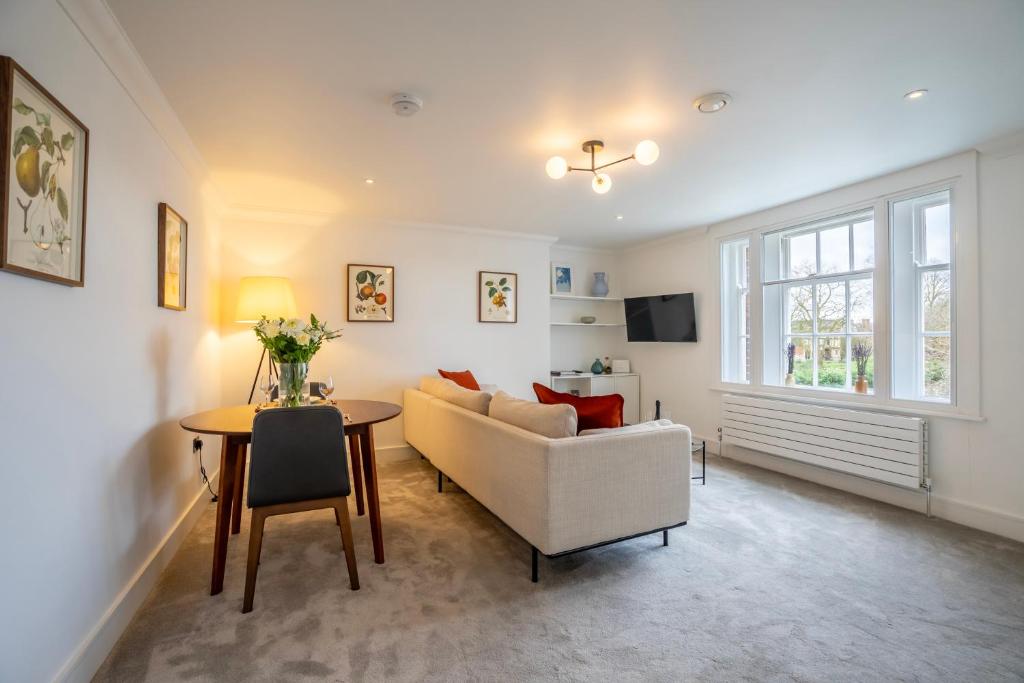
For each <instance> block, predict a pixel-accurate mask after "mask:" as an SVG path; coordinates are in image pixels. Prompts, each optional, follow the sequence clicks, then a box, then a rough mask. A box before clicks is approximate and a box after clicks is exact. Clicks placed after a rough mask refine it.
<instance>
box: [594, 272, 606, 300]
mask: <svg viewBox="0 0 1024 683" xmlns="http://www.w3.org/2000/svg"><path fill="white" fill-rule="evenodd" d="M590 292H591V294H593V295H594V296H608V281H607V280H606V279H605V274H604V273H594V287H593V289H591V290H590Z"/></svg>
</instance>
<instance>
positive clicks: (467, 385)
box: [437, 369, 480, 391]
mask: <svg viewBox="0 0 1024 683" xmlns="http://www.w3.org/2000/svg"><path fill="white" fill-rule="evenodd" d="M437 374H439V375H441V376H442V377H444V378H445V379H450V380H451V381H453V382H455V383H456V384H458V385H459V386H460V387H462V388H463V389H472V390H473V391H480V385H479V384H477V381H476V377H474V376H473V373H472V372H470V371H469V370H463V371H462V372H452V371H450V370H441V369H438V371H437Z"/></svg>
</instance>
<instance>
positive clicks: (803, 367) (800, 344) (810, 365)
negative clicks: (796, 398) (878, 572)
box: [784, 337, 814, 387]
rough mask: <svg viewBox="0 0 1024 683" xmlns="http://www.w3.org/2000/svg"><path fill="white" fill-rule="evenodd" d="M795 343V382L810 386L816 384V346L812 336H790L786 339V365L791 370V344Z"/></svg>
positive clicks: (799, 384)
mask: <svg viewBox="0 0 1024 683" xmlns="http://www.w3.org/2000/svg"><path fill="white" fill-rule="evenodd" d="M790 344H792V345H793V383H794V384H796V385H798V386H805V387H809V386H812V385H813V384H814V356H813V355H812V354H813V353H814V346H813V344H812V343H811V339H810V337H789V338H787V339H786V353H787V356H786V358H785V363H784V366H785V367H786V370H787V374H788V370H789V356H788V353H789V345H790Z"/></svg>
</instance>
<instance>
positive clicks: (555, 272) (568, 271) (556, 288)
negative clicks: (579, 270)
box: [551, 263, 572, 294]
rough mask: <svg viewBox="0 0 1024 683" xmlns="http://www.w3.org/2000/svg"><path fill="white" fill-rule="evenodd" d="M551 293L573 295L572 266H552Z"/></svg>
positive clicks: (554, 264) (557, 264) (559, 264)
mask: <svg viewBox="0 0 1024 683" xmlns="http://www.w3.org/2000/svg"><path fill="white" fill-rule="evenodd" d="M551 293H552V294H572V266H569V265H565V264H561V263H552V264H551Z"/></svg>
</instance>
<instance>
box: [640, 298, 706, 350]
mask: <svg viewBox="0 0 1024 683" xmlns="http://www.w3.org/2000/svg"><path fill="white" fill-rule="evenodd" d="M626 340H627V341H631V342H695V341H697V317H696V316H695V315H694V312H693V293H692V292H690V293H688V294H662V295H660V296H641V297H634V298H630V299H626Z"/></svg>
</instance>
